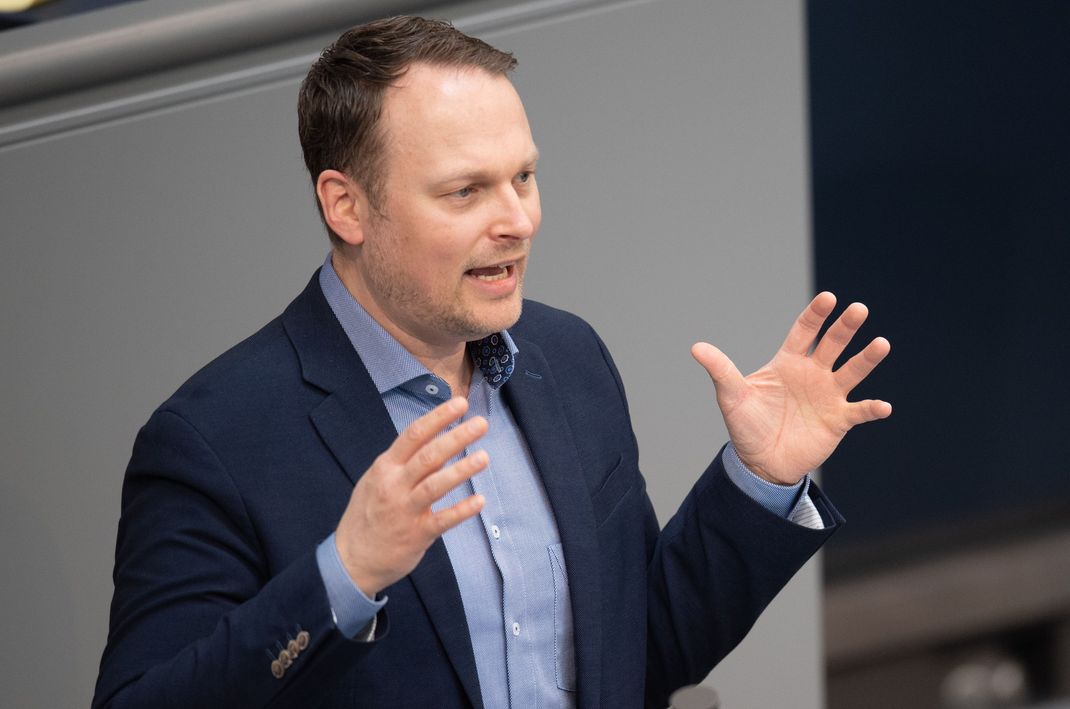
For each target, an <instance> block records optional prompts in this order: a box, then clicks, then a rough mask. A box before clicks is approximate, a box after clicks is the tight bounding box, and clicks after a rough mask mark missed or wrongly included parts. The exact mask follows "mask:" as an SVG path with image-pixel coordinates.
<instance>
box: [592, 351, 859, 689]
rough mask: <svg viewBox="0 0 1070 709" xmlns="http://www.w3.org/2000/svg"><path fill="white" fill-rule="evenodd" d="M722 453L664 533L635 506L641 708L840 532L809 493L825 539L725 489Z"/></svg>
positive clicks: (750, 621) (717, 653) (835, 519)
mask: <svg viewBox="0 0 1070 709" xmlns="http://www.w3.org/2000/svg"><path fill="white" fill-rule="evenodd" d="M592 333H593V331H592ZM594 336H595V338H596V339H597V341H598V344H599V346H600V347H601V350H602V355H603V357H604V359H605V362H606V365H607V366H608V368H609V370H610V373H611V374H612V376H613V378H614V380H615V382H616V386H617V389H618V391H619V393H620V397H621V403H622V406H623V407H624V416H625V418H626V419H629V424H628V425H629V429H630V416H629V414H628V404H627V399H626V397H625V394H624V386H623V383H622V382H621V378H620V374H619V373H618V372H617V368H616V366H615V365H614V364H613V360H612V357H611V356H610V354H609V351H608V350H607V349H606V347H605V344H604V343H602V341H601V339H599V338H598V336H597V334H595V335H594ZM629 434H630V430H629ZM628 438H629V440H628V446H627V450H626V451H625V455H626V456H628V457H629V458H631V459H632V460H634V461H635V465H636V466H638V448H637V446H636V444H635V437H634V435H633V434H631V435H629V437H628ZM721 453H723V449H722V451H721V452H719V453H718V454H717V456H716V457H715V458H714V460H713V462H712V463H711V464H710V466H709V467H708V468H707V469H706V471H705V472H704V473H703V474H702V476H701V477H700V478H699V479H698V481H697V482H696V483H695V484H694V486H693V487H692V488H691V491H690V492H689V493H688V495H687V497H686V498H685V499H684V502H683V503H682V504H681V506H680V509H679V510H678V511H677V513H676V514H675V515H674V516H673V517H672V519H670V520H669V522H668V524H666V525H665V527H664V528H663V529H659V525H658V522H657V518H656V517H655V515H654V508H653V505H652V504H651V503H650V500H649V498H646V499H644V500H643V508H644V510H645V512H644V517H645V520H644V524H643V527H644V530H645V538H646V554H647V578H646V582H647V583H646V585H647V589H646V610H647V613H646V629H647V637H646V653H647V658H646V678H645V679H646V681H645V703H646V706H647V707H651V709H663V707H666V706H668V704H669V697H670V695H671V694H672V693H673V692H674V691H676V690H677V689H679V688H680V687H683V686H686V685H691V684H696V683H698V682H701V681H702V680H703V679H705V678H706V676H707V675H708V674H709V673H710V671H711V670H712V669H713V667H714V666H715V665H716V664H717V663H718V662H720V661H721V660H722V659H723V658H724V657H725V656H726V655H727V654H728V653H729V652H730V651H731V650H732V649H733V648H735V647H736V645H738V644H739V643H740V641H742V640H743V638H744V637H745V636H746V634H747V632H748V631H750V629H751V627H752V626H753V625H754V622H755V621H756V620H757V619H758V616H759V615H760V614H761V612H762V611H763V610H764V609H765V607H766V606H768V605H769V603H770V601H772V600H773V598H774V597H775V596H776V595H777V593H779V592H780V590H781V589H782V588H783V587H784V585H785V584H786V583H787V582H788V581H789V580H790V579H791V577H792V576H794V575H795V573H796V572H797V571H798V570H799V569H800V568H801V567H802V565H803V564H805V563H806V561H807V560H808V559H809V558H810V557H811V556H813V554H814V553H815V552H817V550H818V549H819V548H820V547H821V545H822V544H824V543H825V541H826V540H827V539H828V538H829V537H830V536H831V535H832V533H833V532H834V531H835V530H836V529H837V528H838V527H839V524H840V523H842V522H843V517H841V516H840V514H839V512H837V511H836V509H835V508H834V507H833V506H832V504H831V503H830V502H829V501H828V500H827V499H826V498H825V497H824V495H823V494H822V493H821V491H820V490H819V489H818V487H817V486H816V485H813V484H811V486H810V488H809V494H810V497H811V500H812V502H813V503H814V505H815V506H816V507H817V509H818V510H819V512H820V513H821V515H822V520H823V521H824V523H825V527H826V528H825V529H821V530H814V529H809V528H806V527H803V526H801V525H798V524H795V523H794V522H790V521H788V520H786V519H784V518H782V517H780V516H778V515H777V514H775V513H774V512H771V511H769V510H768V509H766V508H765V507H763V506H762V505H761V504H760V503H758V502H756V501H755V500H754V499H752V498H751V497H750V496H748V495H747V494H746V493H745V492H743V491H742V490H740V489H739V488H738V487H737V486H736V485H735V483H733V482H732V481H731V479H730V478H729V477H728V474H727V473H726V472H725V469H724V465H723V463H722V455H721ZM643 495H644V496H645V495H646V493H645V487H644V491H643Z"/></svg>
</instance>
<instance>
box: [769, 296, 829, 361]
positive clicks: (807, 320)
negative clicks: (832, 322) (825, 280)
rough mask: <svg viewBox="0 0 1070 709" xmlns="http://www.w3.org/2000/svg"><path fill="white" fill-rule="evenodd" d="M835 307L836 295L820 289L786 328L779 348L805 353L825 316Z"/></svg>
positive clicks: (793, 352)
mask: <svg viewBox="0 0 1070 709" xmlns="http://www.w3.org/2000/svg"><path fill="white" fill-rule="evenodd" d="M835 307H836V296H834V295H833V294H832V293H829V292H828V291H822V292H821V293H818V294H817V295H816V296H814V299H813V300H811V301H810V304H809V305H807V306H806V309H805V310H803V311H802V314H800V315H799V317H798V318H797V319H796V320H795V323H794V324H793V325H792V326H791V329H790V330H788V336H787V337H786V338H784V344H783V345H781V346H780V349H782V350H784V351H785V352H788V353H790V354H800V355H805V354H806V353H807V352H808V351H809V349H810V345H812V344H813V343H814V340H815V339H817V333H818V332H820V330H821V326H822V325H823V324H824V323H825V318H827V317H828V316H829V314H830V313H832V309H833V308H835Z"/></svg>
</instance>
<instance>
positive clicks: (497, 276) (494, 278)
mask: <svg viewBox="0 0 1070 709" xmlns="http://www.w3.org/2000/svg"><path fill="white" fill-rule="evenodd" d="M508 275H509V269H508V268H506V267H505V266H501V267H500V269H499V271H498V273H495V274H494V275H492V276H476V278H478V279H479V280H481V281H500V280H502V279H503V278H506V277H507V276H508Z"/></svg>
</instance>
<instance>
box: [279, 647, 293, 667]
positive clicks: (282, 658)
mask: <svg viewBox="0 0 1070 709" xmlns="http://www.w3.org/2000/svg"><path fill="white" fill-rule="evenodd" d="M278 661H279V662H281V663H282V666H283V667H289V666H290V665H292V664H293V663H294V659H293V658H292V657H291V656H290V651H289V650H282V651H281V652H279V660H278Z"/></svg>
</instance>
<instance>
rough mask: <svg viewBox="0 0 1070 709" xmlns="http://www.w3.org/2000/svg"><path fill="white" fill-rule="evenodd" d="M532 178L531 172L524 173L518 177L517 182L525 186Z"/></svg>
mask: <svg viewBox="0 0 1070 709" xmlns="http://www.w3.org/2000/svg"><path fill="white" fill-rule="evenodd" d="M531 176H532V175H531V173H530V172H522V173H520V174H519V175H517V176H516V180H517V182H519V183H521V184H524V183H525V182H527V181H528V180H530V179H531Z"/></svg>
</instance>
